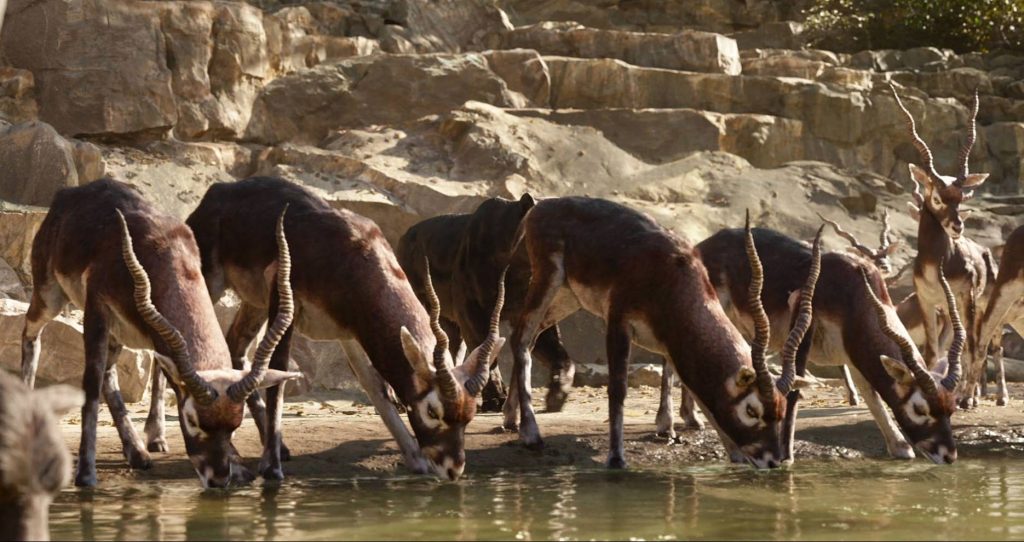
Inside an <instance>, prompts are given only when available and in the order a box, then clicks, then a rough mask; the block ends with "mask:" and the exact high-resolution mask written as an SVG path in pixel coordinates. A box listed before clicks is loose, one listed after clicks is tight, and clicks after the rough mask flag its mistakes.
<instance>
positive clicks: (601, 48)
mask: <svg viewBox="0 0 1024 542" xmlns="http://www.w3.org/2000/svg"><path fill="white" fill-rule="evenodd" d="M486 43H487V46H488V47H490V48H492V49H511V48H523V49H534V50H536V51H538V52H539V53H541V54H543V55H556V56H572V57H579V58H616V59H619V60H622V61H624V62H627V63H629V64H633V65H635V66H646V67H650V68H666V69H671V70H687V71H698V72H712V73H727V74H732V75H736V74H738V73H740V61H739V51H738V50H737V48H736V41H735V40H733V39H731V38H727V37H725V36H723V35H721V34H714V33H711V32H700V31H696V30H683V31H680V32H677V33H673V34H655V33H641V32H622V31H617V30H601V29H594V28H586V27H583V26H580V25H576V24H573V23H553V22H545V23H539V24H536V25H532V26H525V27H519V28H516V29H513V30H504V31H501V32H497V33H495V34H492V35H491V36H489V37H488V38H487V40H486Z"/></svg>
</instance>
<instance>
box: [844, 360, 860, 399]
mask: <svg viewBox="0 0 1024 542" xmlns="http://www.w3.org/2000/svg"><path fill="white" fill-rule="evenodd" d="M842 370H843V385H845V386H846V402H847V403H849V405H850V406H857V405H859V404H860V395H858V394H857V385H856V384H854V383H853V377H851V376H850V369H849V368H847V367H846V365H842Z"/></svg>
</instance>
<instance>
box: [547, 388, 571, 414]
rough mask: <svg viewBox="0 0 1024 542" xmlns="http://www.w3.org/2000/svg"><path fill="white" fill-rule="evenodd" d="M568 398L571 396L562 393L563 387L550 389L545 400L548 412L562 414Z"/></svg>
mask: <svg viewBox="0 0 1024 542" xmlns="http://www.w3.org/2000/svg"><path fill="white" fill-rule="evenodd" d="M568 398H569V394H568V393H566V392H564V391H562V387H561V386H558V387H554V388H548V395H547V397H545V399H544V401H545V408H546V409H547V412H561V411H562V409H563V408H565V401H566V400H567V399H568Z"/></svg>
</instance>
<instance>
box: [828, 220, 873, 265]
mask: <svg viewBox="0 0 1024 542" xmlns="http://www.w3.org/2000/svg"><path fill="white" fill-rule="evenodd" d="M817 215H818V218H820V219H822V220H823V221H824V222H825V223H826V224H828V225H829V226H832V229H833V230H835V232H836V235H838V236H839V237H842V238H843V239H846V240H847V241H849V243H850V244H851V245H853V248H855V249H857V250H858V251H859V252H860V253H861V254H863V255H865V256H867V257H868V258H871V259H874V258H875V252H874V251H873V250H871V249H870V248H868V247H867V246H866V245H862V244H861V242H860V241H858V240H857V238H856V237H854V236H853V234H852V233H850V232H848V231H846V230H844V229H843V227H842V226H840V225H839V223H838V222H835V221H833V220H829V219H827V218H825V217H824V216H821V213H817Z"/></svg>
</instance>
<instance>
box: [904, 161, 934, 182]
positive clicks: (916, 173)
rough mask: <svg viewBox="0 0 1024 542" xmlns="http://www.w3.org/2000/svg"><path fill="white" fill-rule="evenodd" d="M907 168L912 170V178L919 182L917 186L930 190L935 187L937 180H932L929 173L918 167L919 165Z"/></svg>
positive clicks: (910, 165) (909, 165)
mask: <svg viewBox="0 0 1024 542" xmlns="http://www.w3.org/2000/svg"><path fill="white" fill-rule="evenodd" d="M907 166H908V167H909V168H910V176H911V177H912V178H913V179H914V180H915V181H917V184H919V185H921V186H924V187H928V188H931V187H934V185H935V179H932V176H931V175H929V174H928V172H927V171H925V170H923V169H921V168H920V167H918V166H917V164H907Z"/></svg>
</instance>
